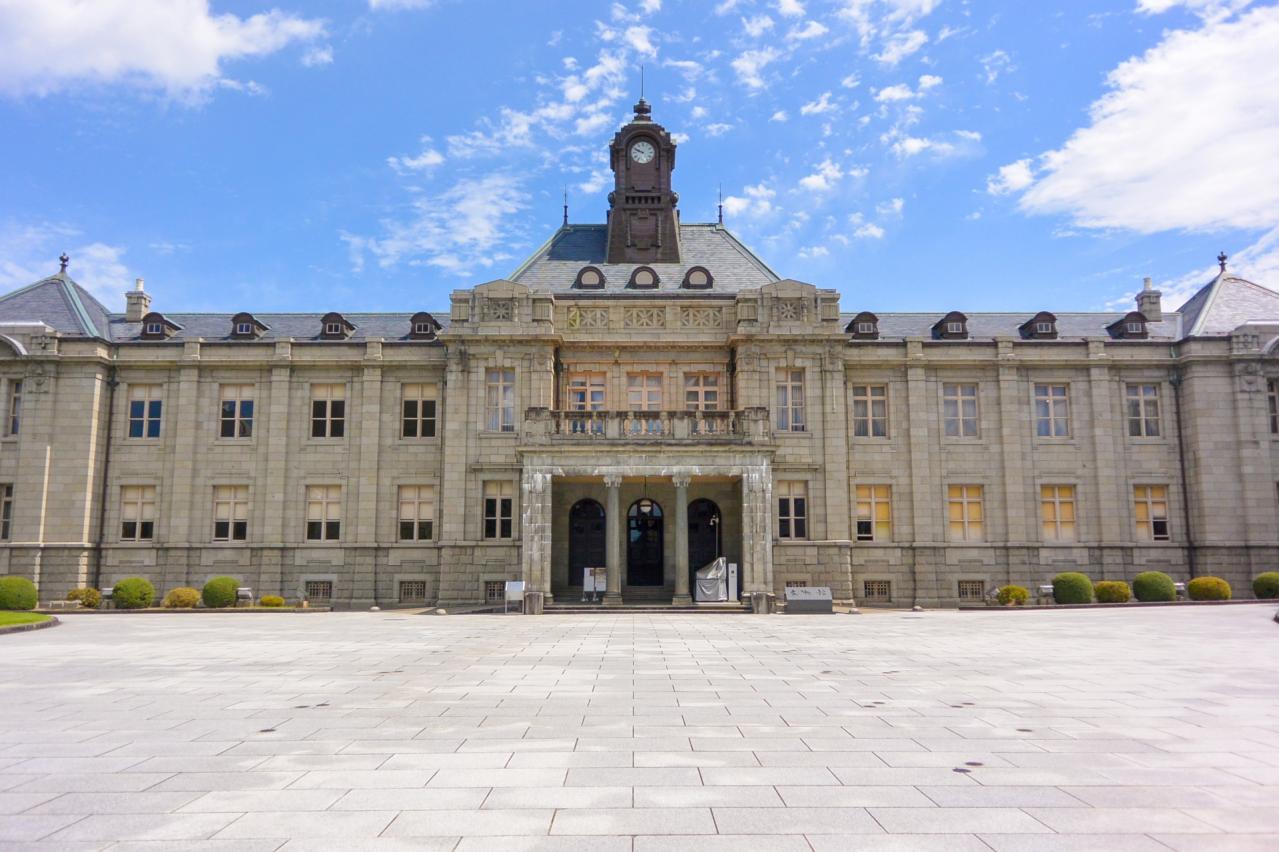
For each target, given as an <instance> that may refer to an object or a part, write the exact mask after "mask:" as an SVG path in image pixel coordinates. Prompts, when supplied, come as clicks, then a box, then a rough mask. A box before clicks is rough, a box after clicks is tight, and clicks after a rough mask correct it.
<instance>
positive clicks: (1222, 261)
mask: <svg viewBox="0 0 1279 852" xmlns="http://www.w3.org/2000/svg"><path fill="white" fill-rule="evenodd" d="M1229 259H1230V257H1229V255H1227V254H1226V253H1225V252H1224V251H1223V252H1222V253H1221V254H1219V255H1217V263H1220V264H1221V271H1222V272H1225V271H1226V261H1227V260H1229Z"/></svg>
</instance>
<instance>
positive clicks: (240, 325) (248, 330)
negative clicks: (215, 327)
mask: <svg viewBox="0 0 1279 852" xmlns="http://www.w3.org/2000/svg"><path fill="white" fill-rule="evenodd" d="M235 333H236V334H238V335H240V336H241V337H248V336H249V335H250V334H252V333H253V323H251V322H237V323H236V324H235Z"/></svg>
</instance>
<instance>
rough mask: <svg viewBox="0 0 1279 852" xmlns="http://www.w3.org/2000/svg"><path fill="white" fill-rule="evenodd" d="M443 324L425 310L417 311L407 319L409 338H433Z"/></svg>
mask: <svg viewBox="0 0 1279 852" xmlns="http://www.w3.org/2000/svg"><path fill="white" fill-rule="evenodd" d="M442 327H443V326H441V325H440V324H439V322H438V321H437V320H436V319H435V317H433V316H431V315H430V314H428V313H427V312H426V311H418V312H417V313H415V314H414V315H413V317H412V319H410V320H409V334H408V339H409V340H434V339H435V334H436V332H438V331H439V330H440V329H441V328H442Z"/></svg>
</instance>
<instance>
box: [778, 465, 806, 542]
mask: <svg viewBox="0 0 1279 852" xmlns="http://www.w3.org/2000/svg"><path fill="white" fill-rule="evenodd" d="M777 537H778V538H786V539H804V538H808V483H807V482H802V481H800V480H787V479H783V480H782V481H780V482H778V483H777Z"/></svg>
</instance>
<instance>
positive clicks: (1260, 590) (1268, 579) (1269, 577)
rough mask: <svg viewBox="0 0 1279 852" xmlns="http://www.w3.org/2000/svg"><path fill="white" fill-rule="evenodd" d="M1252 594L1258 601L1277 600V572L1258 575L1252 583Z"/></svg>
mask: <svg viewBox="0 0 1279 852" xmlns="http://www.w3.org/2000/svg"><path fill="white" fill-rule="evenodd" d="M1252 593H1253V594H1254V595H1256V596H1257V598H1258V599H1259V600H1267V599H1269V598H1279V571H1267V572H1266V573H1264V574H1258V575H1257V579H1255V580H1253V581H1252Z"/></svg>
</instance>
